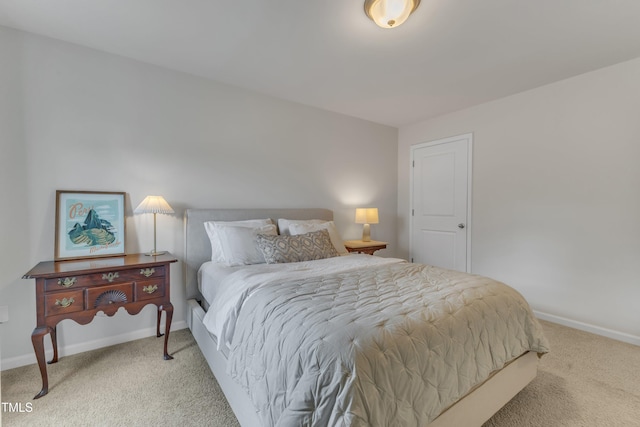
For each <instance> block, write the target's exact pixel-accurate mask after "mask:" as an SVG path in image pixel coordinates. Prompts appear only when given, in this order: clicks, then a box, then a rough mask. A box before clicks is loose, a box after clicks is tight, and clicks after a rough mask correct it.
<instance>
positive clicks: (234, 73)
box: [0, 0, 640, 126]
mask: <svg viewBox="0 0 640 427" xmlns="http://www.w3.org/2000/svg"><path fill="white" fill-rule="evenodd" d="M363 3H364V1H363V0H318V1H311V0H233V1H222V0H0V25H5V26H7V27H12V28H17V29H21V30H25V31H29V32H33V33H36V34H41V35H45V36H49V37H53V38H56V39H60V40H65V41H68V42H72V43H77V44H80V45H85V46H89V47H92V48H95V49H99V50H102V51H106V52H111V53H115V54H120V55H124V56H126V57H130V58H135V59H138V60H141V61H145V62H148V63H152V64H157V65H160V66H163V67H168V68H171V69H175V70H181V71H185V72H188V73H192V74H195V75H199V76H204V77H208V78H211V79H214V80H217V81H220V82H224V83H228V84H232V85H236V86H240V87H244V88H248V89H252V90H255V91H258V92H262V93H265V94H269V95H273V96H276V97H279V98H284V99H288V100H291V101H296V102H300V103H303V104H307V105H312V106H316V107H320V108H323V109H327V110H331V111H335V112H338V113H343V114H347V115H350V116H355V117H360V118H363V119H366V120H370V121H373V122H378V123H382V124H387V125H392V126H402V125H405V124H409V123H414V122H417V121H420V120H423V119H426V118H429V117H433V116H436V115H440V114H443V113H447V112H451V111H455V110H459V109H462V108H465V107H469V106H472V105H476V104H480V103H483V102H486V101H489V100H493V99H497V98H500V97H503V96H506V95H510V94H513V93H517V92H521V91H524V90H527V89H531V88H534V87H538V86H541V85H544V84H547V83H551V82H554V81H558V80H561V79H564V78H567V77H571V76H575V75H578V74H581V73H584V72H587V71H591V70H595V69H598V68H601V67H604V66H607V65H611V64H615V63H618V62H622V61H625V60H628V59H632V58H637V57H640V0H528V1H526V0H422V3H421V4H420V7H419V8H418V9H417V10H416V12H415V13H414V14H413V15H412V16H411V17H410V18H409V20H408V21H407V22H406V23H405V24H404V25H403V26H401V27H398V28H395V29H392V30H385V29H381V28H378V27H377V26H375V25H374V24H373V22H372V21H370V20H369V19H368V18H367V17H366V16H365V14H364V12H363Z"/></svg>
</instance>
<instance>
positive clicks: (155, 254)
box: [145, 251, 167, 256]
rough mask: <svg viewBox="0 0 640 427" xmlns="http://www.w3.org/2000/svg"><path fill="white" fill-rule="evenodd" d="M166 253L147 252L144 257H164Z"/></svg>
mask: <svg viewBox="0 0 640 427" xmlns="http://www.w3.org/2000/svg"><path fill="white" fill-rule="evenodd" d="M166 253H167V251H150V252H147V253H146V254H145V255H147V256H158V255H164V254H166Z"/></svg>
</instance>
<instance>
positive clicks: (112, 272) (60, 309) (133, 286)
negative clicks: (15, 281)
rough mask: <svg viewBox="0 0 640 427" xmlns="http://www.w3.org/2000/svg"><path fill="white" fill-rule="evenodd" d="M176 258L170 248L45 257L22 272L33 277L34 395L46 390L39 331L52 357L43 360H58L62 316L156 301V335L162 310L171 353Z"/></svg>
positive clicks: (80, 318)
mask: <svg viewBox="0 0 640 427" xmlns="http://www.w3.org/2000/svg"><path fill="white" fill-rule="evenodd" d="M176 261H177V259H176V258H175V257H173V256H172V255H171V254H164V255H159V256H147V255H144V254H133V255H125V256H120V257H110V258H95V259H84V260H76V261H57V262H55V261H45V262H41V263H39V264H38V265H36V266H35V267H33V268H32V269H31V271H29V272H28V273H27V274H25V275H24V276H23V278H24V279H36V310H37V313H36V314H37V325H36V328H35V329H34V330H33V333H32V334H31V341H32V343H33V349H34V351H35V353H36V359H37V360H38V367H39V368H40V374H41V376H42V390H41V391H40V393H38V394H37V395H36V396H35V397H34V399H38V398H40V397H42V396H44V395H45V394H47V393H48V391H49V380H48V376H47V363H46V362H45V354H44V336H45V335H46V334H51V342H52V344H53V359H51V361H50V362H48V363H55V362H57V361H58V342H57V338H56V327H57V324H58V323H59V322H60V321H61V320H64V319H73V320H75V321H76V322H78V323H79V324H81V325H86V324H87V323H89V322H91V321H92V320H93V317H94V316H95V315H96V313H98V312H100V311H102V312H104V313H105V314H106V315H107V316H113V315H114V314H115V313H116V311H118V309H119V308H120V307H124V308H125V309H126V310H127V312H128V313H129V314H132V315H133V314H138V313H139V312H140V310H142V309H143V308H144V307H145V306H146V305H147V304H155V305H156V306H157V307H158V319H157V324H156V335H157V336H158V337H160V336H162V334H160V318H161V316H162V312H163V311H164V312H166V324H165V333H164V359H165V360H169V359H173V357H171V356H170V355H169V353H167V342H168V340H169V331H170V329H171V318H172V317H173V305H171V301H170V299H169V296H170V292H169V291H170V279H169V276H170V275H169V266H170V264H171V263H173V262H176Z"/></svg>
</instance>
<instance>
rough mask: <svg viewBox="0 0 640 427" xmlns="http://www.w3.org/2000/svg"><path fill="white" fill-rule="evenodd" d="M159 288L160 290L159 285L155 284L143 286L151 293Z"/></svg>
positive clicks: (143, 289) (144, 289)
mask: <svg viewBox="0 0 640 427" xmlns="http://www.w3.org/2000/svg"><path fill="white" fill-rule="evenodd" d="M157 290H158V285H153V286H151V285H149V286H143V287H142V291H143V292H146V293H148V294H149V295H151V294H152V293H154V292H155V291H157Z"/></svg>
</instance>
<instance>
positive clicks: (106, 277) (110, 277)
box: [102, 272, 120, 282]
mask: <svg viewBox="0 0 640 427" xmlns="http://www.w3.org/2000/svg"><path fill="white" fill-rule="evenodd" d="M118 277H120V274H118V272H115V273H104V274H103V275H102V280H108V281H109V282H113V281H114V280H116V279H117V278H118Z"/></svg>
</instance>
